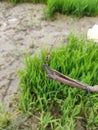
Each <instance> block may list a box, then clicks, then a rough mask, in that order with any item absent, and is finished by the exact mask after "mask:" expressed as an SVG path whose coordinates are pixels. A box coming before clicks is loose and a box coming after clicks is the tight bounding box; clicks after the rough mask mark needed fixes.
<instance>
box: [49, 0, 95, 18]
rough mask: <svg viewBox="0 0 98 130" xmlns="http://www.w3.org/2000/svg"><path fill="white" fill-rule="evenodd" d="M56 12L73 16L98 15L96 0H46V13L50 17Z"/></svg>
mask: <svg viewBox="0 0 98 130" xmlns="http://www.w3.org/2000/svg"><path fill="white" fill-rule="evenodd" d="M56 12H58V13H62V14H67V15H75V16H79V17H82V16H85V15H86V16H95V15H98V0H82V1H81V0H48V9H47V13H48V16H49V17H52V16H53V15H54V14H55V13H56Z"/></svg>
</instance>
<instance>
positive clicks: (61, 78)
mask: <svg viewBox="0 0 98 130" xmlns="http://www.w3.org/2000/svg"><path fill="white" fill-rule="evenodd" d="M43 69H44V70H45V71H46V72H47V77H48V78H50V79H53V80H56V81H58V82H61V83H63V84H66V85H70V86H72V87H76V88H79V89H83V90H86V91H91V92H98V85H94V86H89V85H86V84H83V83H81V82H80V81H77V80H75V79H72V78H70V77H68V76H65V75H63V74H62V73H60V72H58V71H56V70H53V69H51V68H50V67H48V66H47V65H45V64H44V65H43Z"/></svg>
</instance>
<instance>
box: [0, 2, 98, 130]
mask: <svg viewBox="0 0 98 130" xmlns="http://www.w3.org/2000/svg"><path fill="white" fill-rule="evenodd" d="M44 8H45V5H41V4H37V5H33V4H28V3H24V4H17V5H13V4H11V3H6V2H1V3H0V103H4V104H5V107H6V110H7V111H8V112H11V111H15V110H14V109H13V108H14V105H15V104H14V102H13V98H15V95H17V93H18V84H19V79H18V76H17V71H18V70H19V68H20V67H22V55H21V53H22V52H24V51H25V52H29V53H30V54H31V55H32V54H34V53H35V52H39V51H40V49H41V48H43V47H45V46H49V47H50V46H51V45H54V46H56V45H61V42H62V39H63V40H64V42H65V43H66V40H67V36H68V35H69V33H70V32H73V31H74V32H75V33H76V34H78V33H80V34H84V35H85V36H86V33H87V31H88V29H89V28H90V27H92V26H93V25H94V24H98V17H83V18H81V19H79V18H75V17H74V18H73V17H68V16H64V15H60V14H57V15H56V19H55V20H53V21H51V20H45V19H44V15H43V9H44ZM30 120H31V119H30ZM17 121H18V122H21V121H19V120H18V119H17ZM27 124H29V123H27ZM78 124H79V123H78ZM19 125H20V124H19ZM29 126H30V125H29ZM30 128H31V129H32V130H33V129H34V127H32V126H31V127H30ZM17 129H20V128H19V127H17ZM24 129H25V130H26V129H27V127H25V128H24ZM81 130H82V129H81Z"/></svg>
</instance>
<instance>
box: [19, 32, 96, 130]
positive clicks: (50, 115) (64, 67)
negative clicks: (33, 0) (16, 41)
mask: <svg viewBox="0 0 98 130" xmlns="http://www.w3.org/2000/svg"><path fill="white" fill-rule="evenodd" d="M46 54H47V49H46V50H43V51H42V52H41V53H40V54H35V55H34V56H33V57H31V56H30V55H29V54H26V55H25V57H26V58H25V61H24V65H25V67H24V69H21V70H20V72H19V77H20V88H21V97H20V98H21V109H22V110H23V111H24V112H27V111H31V112H33V113H35V112H39V113H40V116H38V119H39V121H40V123H39V124H40V129H43V130H44V129H45V130H46V129H47V130H48V127H49V130H50V129H51V130H54V129H55V130H60V129H61V130H65V129H67V130H74V129H75V126H76V120H77V119H78V118H79V119H81V120H83V121H84V122H85V124H84V125H85V127H87V129H88V130H89V129H90V128H98V126H97V125H98V115H97V114H96V113H97V111H98V98H97V97H98V94H97V93H92V94H91V95H90V96H91V97H90V98H91V100H92V102H93V107H94V112H95V114H96V117H94V113H93V112H92V108H91V106H90V101H89V98H88V95H87V92H86V91H83V90H80V89H77V88H71V87H69V86H67V85H64V84H61V83H58V82H56V81H53V80H50V79H47V78H46V73H45V72H44V70H43V69H42V65H43V64H44V63H45V58H46ZM48 65H49V66H50V67H51V68H53V69H56V70H58V71H60V72H61V73H63V74H65V75H68V76H70V77H72V78H74V79H77V80H80V81H82V82H84V83H87V84H89V85H94V84H98V76H97V75H98V44H96V43H94V42H92V41H91V42H87V41H85V39H84V38H83V37H82V38H81V37H77V36H75V35H72V34H71V35H70V36H69V38H68V43H67V45H66V46H64V44H62V46H61V47H57V48H54V49H53V50H52V51H51V55H50V59H49V61H48Z"/></svg>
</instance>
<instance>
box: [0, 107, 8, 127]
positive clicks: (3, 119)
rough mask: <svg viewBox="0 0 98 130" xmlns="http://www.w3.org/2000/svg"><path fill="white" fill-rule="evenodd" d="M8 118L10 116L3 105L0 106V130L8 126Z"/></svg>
mask: <svg viewBox="0 0 98 130" xmlns="http://www.w3.org/2000/svg"><path fill="white" fill-rule="evenodd" d="M10 118H11V115H10V114H8V113H7V112H6V110H5V107H4V105H1V113H0V129H3V128H5V127H6V126H8V124H9V122H10Z"/></svg>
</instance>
